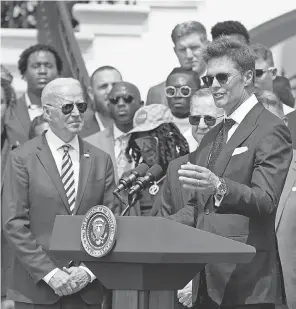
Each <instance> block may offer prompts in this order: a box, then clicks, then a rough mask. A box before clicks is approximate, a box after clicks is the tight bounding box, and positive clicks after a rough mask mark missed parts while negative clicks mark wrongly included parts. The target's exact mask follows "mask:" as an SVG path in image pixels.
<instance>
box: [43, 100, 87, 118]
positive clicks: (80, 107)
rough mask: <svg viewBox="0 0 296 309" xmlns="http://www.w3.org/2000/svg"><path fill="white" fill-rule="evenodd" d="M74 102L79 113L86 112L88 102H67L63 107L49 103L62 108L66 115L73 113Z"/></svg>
mask: <svg viewBox="0 0 296 309" xmlns="http://www.w3.org/2000/svg"><path fill="white" fill-rule="evenodd" d="M74 104H75V105H76V107H77V109H78V111H79V113H85V112H86V110H87V103H86V102H78V103H66V104H63V105H62V107H59V106H55V105H51V104H47V105H48V106H52V107H55V108H60V109H61V110H62V113H63V114H64V115H68V114H70V113H72V111H73V109H74Z"/></svg>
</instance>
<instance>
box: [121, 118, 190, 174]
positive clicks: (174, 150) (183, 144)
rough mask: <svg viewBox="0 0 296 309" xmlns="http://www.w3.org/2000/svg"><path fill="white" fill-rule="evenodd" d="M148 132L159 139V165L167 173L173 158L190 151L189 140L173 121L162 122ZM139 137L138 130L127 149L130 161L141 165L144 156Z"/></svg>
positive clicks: (132, 135) (126, 152)
mask: <svg viewBox="0 0 296 309" xmlns="http://www.w3.org/2000/svg"><path fill="white" fill-rule="evenodd" d="M148 134H149V135H150V136H152V137H156V138H157V139H158V154H159V165H160V166H161V167H162V169H163V171H164V173H166V171H167V168H168V165H169V163H170V162H171V161H172V160H174V159H176V158H178V157H181V156H184V155H186V154H188V153H189V145H188V143H187V140H186V139H185V137H184V136H183V135H182V134H181V132H180V130H179V129H178V127H177V126H176V125H175V124H174V123H172V122H169V123H162V124H161V125H160V126H159V127H157V128H156V129H153V130H151V131H149V132H148ZM137 137H138V134H137V132H134V133H132V134H131V136H130V139H129V142H128V145H127V147H126V150H125V155H126V157H127V159H128V161H129V162H132V161H134V162H135V165H136V166H138V165H139V163H140V160H141V158H142V155H141V150H140V148H139V147H138V145H137V143H136V142H135V139H136V138H137Z"/></svg>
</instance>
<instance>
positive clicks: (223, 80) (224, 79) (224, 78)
mask: <svg viewBox="0 0 296 309" xmlns="http://www.w3.org/2000/svg"><path fill="white" fill-rule="evenodd" d="M239 74H240V73H237V74H235V75H232V76H231V74H229V73H218V74H216V75H215V76H211V75H205V76H203V77H202V78H201V79H202V81H203V83H204V84H205V85H206V87H208V88H209V87H211V86H212V85H213V81H214V78H216V80H217V81H218V83H219V84H220V85H225V84H227V83H228V82H230V81H231V80H232V79H233V78H234V77H235V76H237V75H239ZM230 76H231V78H230Z"/></svg>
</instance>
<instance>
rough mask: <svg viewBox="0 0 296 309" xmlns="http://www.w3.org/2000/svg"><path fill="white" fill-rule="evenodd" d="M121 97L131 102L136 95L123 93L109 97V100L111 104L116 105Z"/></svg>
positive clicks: (126, 101) (128, 102)
mask: <svg viewBox="0 0 296 309" xmlns="http://www.w3.org/2000/svg"><path fill="white" fill-rule="evenodd" d="M121 98H122V99H123V101H124V102H125V103H127V104H131V103H132V102H133V101H134V97H133V96H131V95H121V96H117V97H114V98H109V101H110V103H111V104H113V105H116V104H117V103H118V102H119V100H120V99H121Z"/></svg>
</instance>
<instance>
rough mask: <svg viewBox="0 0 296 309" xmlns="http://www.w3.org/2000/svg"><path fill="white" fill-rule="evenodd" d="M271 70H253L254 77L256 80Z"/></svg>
mask: <svg viewBox="0 0 296 309" xmlns="http://www.w3.org/2000/svg"><path fill="white" fill-rule="evenodd" d="M271 69H272V68H268V69H266V70H263V69H256V70H255V76H256V77H258V78H260V77H262V75H263V74H264V73H266V72H268V71H270V70H271Z"/></svg>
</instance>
